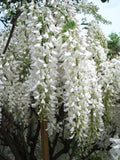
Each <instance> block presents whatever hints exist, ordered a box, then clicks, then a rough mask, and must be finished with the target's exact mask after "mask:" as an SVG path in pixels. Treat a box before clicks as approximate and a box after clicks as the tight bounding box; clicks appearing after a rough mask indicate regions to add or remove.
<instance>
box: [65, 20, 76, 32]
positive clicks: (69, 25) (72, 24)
mask: <svg viewBox="0 0 120 160" xmlns="http://www.w3.org/2000/svg"><path fill="white" fill-rule="evenodd" d="M75 26H76V23H75V22H74V21H68V23H67V24H66V25H65V26H64V27H63V32H67V31H68V30H69V29H74V28H75Z"/></svg>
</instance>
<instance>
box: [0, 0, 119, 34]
mask: <svg viewBox="0 0 120 160" xmlns="http://www.w3.org/2000/svg"><path fill="white" fill-rule="evenodd" d="M88 1H92V2H93V3H95V4H96V5H97V6H98V7H99V13H100V14H101V15H102V16H103V17H104V18H106V19H107V20H109V21H111V22H112V25H102V24H101V27H102V29H103V31H104V33H105V35H106V36H108V35H109V34H110V33H111V32H116V33H119V32H120V18H119V17H120V0H109V3H102V2H101V0H88ZM2 27H3V25H2V23H0V29H1V28H2Z"/></svg>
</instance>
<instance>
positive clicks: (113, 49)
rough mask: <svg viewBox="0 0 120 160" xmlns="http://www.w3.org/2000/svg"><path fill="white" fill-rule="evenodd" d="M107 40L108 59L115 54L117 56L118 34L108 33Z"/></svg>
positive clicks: (119, 46)
mask: <svg viewBox="0 0 120 160" xmlns="http://www.w3.org/2000/svg"><path fill="white" fill-rule="evenodd" d="M109 38H110V39H109V40H108V48H109V53H108V55H107V56H108V59H112V58H115V57H116V56H119V51H120V35H118V34H117V33H111V34H110V35H109Z"/></svg>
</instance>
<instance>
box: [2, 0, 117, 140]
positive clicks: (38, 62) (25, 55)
mask: <svg viewBox="0 0 120 160" xmlns="http://www.w3.org/2000/svg"><path fill="white" fill-rule="evenodd" d="M71 3H73V1H67V2H66V3H65V2H62V1H55V2H51V3H49V4H47V5H44V4H43V3H40V4H39V5H37V4H34V2H31V3H30V4H28V5H25V6H23V7H22V8H21V10H22V13H21V15H20V17H19V18H18V23H17V26H16V28H15V31H14V35H13V37H12V40H11V43H10V46H9V48H8V50H7V52H6V55H4V56H3V57H1V59H0V62H1V65H0V75H1V77H0V91H1V92H0V104H1V106H2V105H3V106H5V107H6V110H7V111H8V112H11V113H13V115H14V117H15V119H19V121H22V122H24V121H25V122H26V123H27V121H28V119H27V117H28V114H29V111H30V108H32V109H34V111H35V112H36V114H37V116H39V118H40V120H44V118H45V119H47V121H48V132H49V135H52V134H53V133H54V132H59V133H61V134H62V133H63V132H64V136H65V137H66V138H74V137H75V138H77V139H78V140H79V142H81V141H83V140H85V141H87V140H88V141H89V142H91V143H92V142H93V141H94V140H95V138H96V137H98V136H99V133H100V132H101V129H102V128H103V121H102V117H103V113H104V104H103V99H104V95H105V94H106V90H110V91H111V92H112V90H116V89H117V88H115V87H114V86H116V84H117V83H115V85H113V86H112V87H113V88H110V87H111V86H110V85H107V87H106V86H105V85H106V83H108V78H109V79H110V77H111V76H112V75H113V74H116V75H115V76H117V78H118V75H119V68H117V66H116V64H115V63H114V62H113V63H114V64H115V65H112V66H111V63H110V62H106V50H105V48H106V41H105V38H104V36H103V34H102V33H101V32H100V33H99V34H97V33H98V31H99V29H98V26H97V24H96V23H95V22H92V23H91V25H90V27H89V30H88V37H87V38H86V37H85V35H84V34H83V33H82V29H81V28H80V26H79V22H78V21H77V20H76V18H75V13H76V10H75V8H74V7H73V5H72V4H71ZM68 4H69V5H68ZM96 36H98V37H96ZM108 63H110V65H108ZM113 67H114V71H112V70H113V69H112V68H113ZM104 68H105V69H104ZM100 69H101V70H100ZM116 70H117V72H116V73H115V71H116ZM99 72H100V74H99ZM113 72H114V73H113ZM115 76H114V77H115ZM114 80H115V79H113V81H114ZM113 81H112V82H113ZM116 81H117V82H118V80H116ZM116 81H115V82H116ZM112 82H111V83H112ZM104 86H105V88H104V90H102V89H103V87H104ZM111 89H112V90H111ZM112 93H113V92H112ZM117 93H118V91H117V90H116V91H115V94H117ZM110 96H111V95H110ZM2 97H4V98H2ZM108 102H109V100H108ZM46 117H47V118H46Z"/></svg>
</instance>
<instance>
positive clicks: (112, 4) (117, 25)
mask: <svg viewBox="0 0 120 160" xmlns="http://www.w3.org/2000/svg"><path fill="white" fill-rule="evenodd" d="M89 1H92V2H94V3H95V4H96V5H97V6H98V7H99V8H100V9H99V13H100V14H101V15H102V16H103V17H104V18H106V19H107V20H109V21H111V22H112V25H101V27H102V29H103V31H104V33H105V35H106V36H108V35H109V34H110V33H111V32H116V33H117V34H118V33H120V0H109V3H101V0H89Z"/></svg>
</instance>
